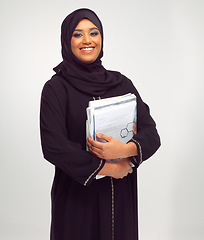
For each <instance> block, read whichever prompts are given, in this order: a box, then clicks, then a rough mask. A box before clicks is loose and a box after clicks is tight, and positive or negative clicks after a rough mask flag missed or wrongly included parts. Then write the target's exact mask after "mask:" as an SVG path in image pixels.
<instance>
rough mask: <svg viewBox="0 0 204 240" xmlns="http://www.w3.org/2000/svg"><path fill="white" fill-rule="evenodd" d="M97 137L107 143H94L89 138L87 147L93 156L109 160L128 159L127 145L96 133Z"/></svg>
mask: <svg viewBox="0 0 204 240" xmlns="http://www.w3.org/2000/svg"><path fill="white" fill-rule="evenodd" d="M96 137H97V138H100V139H102V140H105V141H106V142H105V143H103V142H98V141H94V140H93V139H91V138H90V137H88V138H87V146H88V148H89V151H90V152H91V153H92V154H93V155H95V156H97V157H99V158H102V159H107V160H108V159H116V158H125V157H127V152H126V151H127V144H125V143H122V142H120V141H119V140H117V139H116V138H113V137H110V136H107V135H105V134H101V133H96Z"/></svg>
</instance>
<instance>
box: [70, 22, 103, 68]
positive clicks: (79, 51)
mask: <svg viewBox="0 0 204 240" xmlns="http://www.w3.org/2000/svg"><path fill="white" fill-rule="evenodd" d="M71 49H72V52H73V54H74V55H75V56H76V57H77V58H78V59H79V60H80V61H81V62H83V63H86V64H90V63H92V62H94V61H95V60H96V59H97V57H98V55H99V53H100V51H101V34H100V32H99V30H98V28H97V27H96V26H95V25H94V24H93V23H92V22H91V21H89V20H88V19H82V20H81V21H80V22H79V24H78V25H77V26H76V28H75V30H74V32H73V34H72V38H71Z"/></svg>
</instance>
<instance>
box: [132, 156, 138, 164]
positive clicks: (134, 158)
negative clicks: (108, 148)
mask: <svg viewBox="0 0 204 240" xmlns="http://www.w3.org/2000/svg"><path fill="white" fill-rule="evenodd" d="M132 158H133V160H134V161H135V163H136V164H137V159H136V157H135V156H133V157H132Z"/></svg>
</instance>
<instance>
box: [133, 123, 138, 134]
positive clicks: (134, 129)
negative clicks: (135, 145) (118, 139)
mask: <svg viewBox="0 0 204 240" xmlns="http://www.w3.org/2000/svg"><path fill="white" fill-rule="evenodd" d="M133 132H134V134H136V133H137V128H136V124H135V123H134V124H133Z"/></svg>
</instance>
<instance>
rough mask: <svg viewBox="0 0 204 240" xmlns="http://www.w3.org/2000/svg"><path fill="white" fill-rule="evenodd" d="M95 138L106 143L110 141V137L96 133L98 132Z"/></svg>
mask: <svg viewBox="0 0 204 240" xmlns="http://www.w3.org/2000/svg"><path fill="white" fill-rule="evenodd" d="M96 137H98V138H100V139H103V140H105V141H107V142H109V141H110V140H111V139H112V137H111V136H108V135H105V134H102V133H98V132H96Z"/></svg>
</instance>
